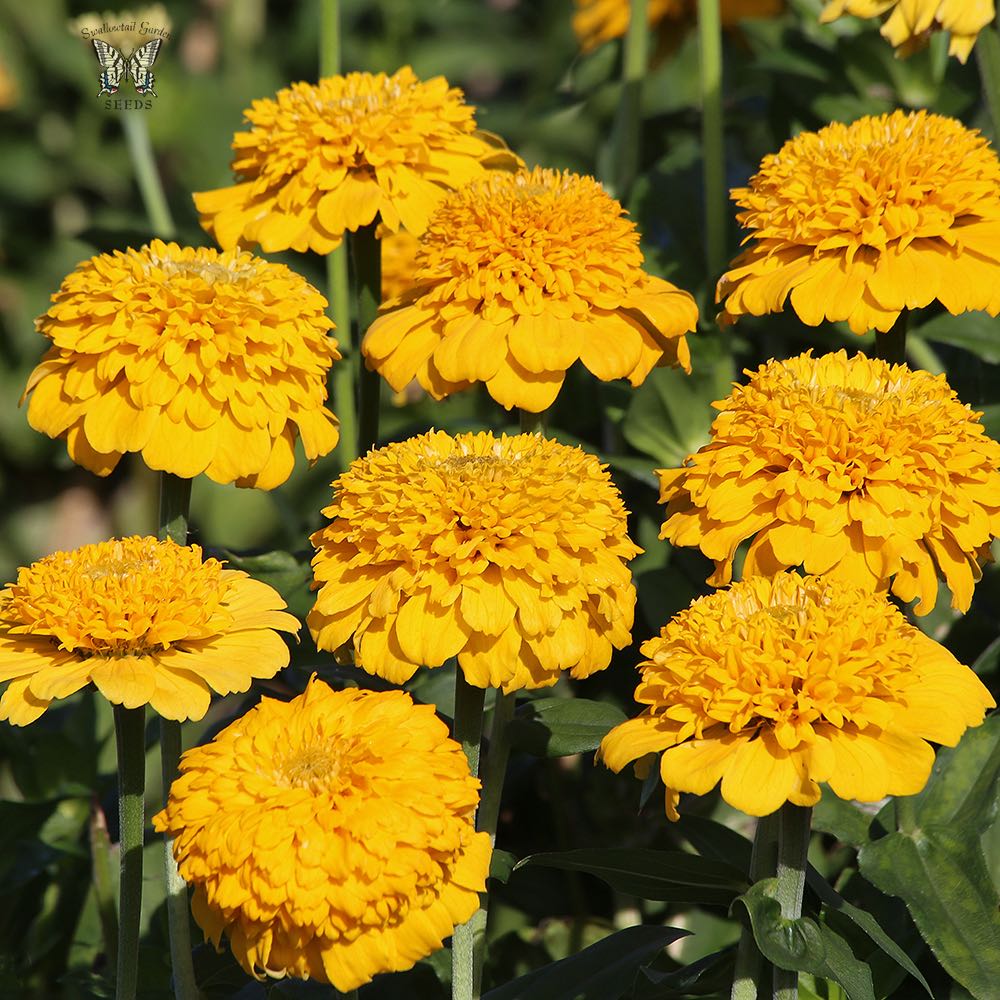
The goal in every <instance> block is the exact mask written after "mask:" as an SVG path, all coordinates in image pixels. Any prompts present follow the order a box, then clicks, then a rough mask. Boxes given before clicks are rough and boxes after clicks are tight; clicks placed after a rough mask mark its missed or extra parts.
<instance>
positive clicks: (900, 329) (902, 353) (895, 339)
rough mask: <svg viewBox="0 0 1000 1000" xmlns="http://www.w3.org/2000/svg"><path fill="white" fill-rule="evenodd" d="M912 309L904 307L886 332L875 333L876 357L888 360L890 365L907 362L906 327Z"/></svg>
mask: <svg viewBox="0 0 1000 1000" xmlns="http://www.w3.org/2000/svg"><path fill="white" fill-rule="evenodd" d="M909 321H910V311H909V310H908V309H903V310H902V311H901V312H900V314H899V315H898V316H897V317H896V322H895V323H893V324H892V327H891V328H890V329H889V330H886V332H885V333H879V332H877V331H876V333H875V357H876V358H881V359H882V360H883V361H888V362H889V364H890V365H905V364H906V328H907V327H908V326H909Z"/></svg>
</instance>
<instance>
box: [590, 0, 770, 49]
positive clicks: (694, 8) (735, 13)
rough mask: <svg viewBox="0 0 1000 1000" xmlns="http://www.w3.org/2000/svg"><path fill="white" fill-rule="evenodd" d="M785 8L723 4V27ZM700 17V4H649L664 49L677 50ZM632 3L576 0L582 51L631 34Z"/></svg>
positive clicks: (750, 1)
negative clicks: (685, 31) (683, 32)
mask: <svg viewBox="0 0 1000 1000" xmlns="http://www.w3.org/2000/svg"><path fill="white" fill-rule="evenodd" d="M783 7H784V3H783V2H782V0H721V2H720V4H719V8H720V10H719V13H720V15H721V18H722V24H723V27H726V28H732V27H734V26H735V25H737V24H738V23H739V22H740V21H741V20H742V19H743V18H745V17H770V16H772V15H774V14H777V13H779V12H780V11H781V9H782V8H783ZM697 16H698V4H697V2H696V0H649V2H648V4H647V6H646V20H647V22H648V24H649V26H650V27H651V28H657V29H658V32H659V35H660V45H661V48H662V49H670V48H673V47H674V46H675V45H676V43H677V35H678V33H679V31H680V30H681V28H682V27H687V26H689V25H690V24H692V23H694V21H695V20H696V19H697ZM628 22H629V0H576V12H575V13H574V14H573V31H574V32H575V33H576V37H577V38H578V39H579V40H580V48H581V49H582V50H583V51H584V52H590V51H592V50H593V49H596V48H597V47H598V46H599V45H603V44H604V43H605V42H610V41H611V40H612V39H613V38H621V37H622V36H623V35H624V34H625V32H626V31H627V30H628Z"/></svg>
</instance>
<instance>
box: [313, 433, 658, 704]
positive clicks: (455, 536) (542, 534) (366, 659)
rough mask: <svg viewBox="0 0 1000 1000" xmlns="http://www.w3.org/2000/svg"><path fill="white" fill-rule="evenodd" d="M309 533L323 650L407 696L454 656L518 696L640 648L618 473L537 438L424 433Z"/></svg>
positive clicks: (367, 472)
mask: <svg viewBox="0 0 1000 1000" xmlns="http://www.w3.org/2000/svg"><path fill="white" fill-rule="evenodd" d="M333 489H334V502H333V504H332V505H331V506H330V507H327V508H326V509H325V510H324V511H323V513H324V514H325V515H326V516H327V517H329V518H330V519H331V523H330V524H328V525H327V526H326V527H324V528H321V529H320V530H319V531H317V532H316V533H315V534H314V535H313V536H312V542H313V545H315V546H316V548H317V550H318V551H317V553H316V555H315V557H314V558H313V572H314V575H315V578H316V580H315V583H314V584H313V586H314V587H315V588H319V593H318V594H317V596H316V605H315V607H314V608H313V610H312V611H311V612H310V613H309V617H308V624H309V629H310V631H311V632H312V634H313V638H314V639H315V640H316V645H317V646H319V647H320V648H321V649H330V650H335V649H337V648H339V647H340V646H342V645H343V644H344V643H346V642H347V641H348V640H350V639H351V638H352V637H353V640H354V650H355V654H356V658H357V662H358V665H359V666H361V667H363V668H364V669H365V670H367V671H368V672H369V673H372V674H378V675H379V676H380V677H385V678H386V679H387V680H390V681H392V682H393V683H396V684H399V683H402V682H403V681H405V680H407V679H409V678H410V677H411V676H412V675H413V673H414V672H415V671H416V669H417V668H418V667H420V666H427V667H439V666H441V665H442V664H443V663H444V662H445V661H446V660H448V659H449V658H450V657H453V656H457V657H458V663H459V666H460V667H461V669H462V670H463V671H464V673H465V677H466V680H468V682H469V683H470V684H472V685H474V686H476V687H482V688H485V687H502V688H503V689H504V691H505V692H510V691H515V690H518V689H520V688H537V687H545V686H547V685H550V684H554V683H555V682H556V681H557V680H558V678H559V674H560V671H562V670H569V671H570V673H571V675H572V676H573V677H587V676H589V675H590V674H592V673H594V672H595V671H598V670H603V669H604V668H605V667H606V666H607V665H608V662H609V660H610V659H611V649H612V647H614V648H616V649H622V648H623V647H625V646H626V645H628V643H629V640H630V635H629V633H630V630H631V628H632V615H633V611H634V608H635V589H634V587H633V586H632V579H631V576H630V574H629V570H628V566H627V565H626V560H628V559H631V558H632V557H633V556H635V555H636V554H637V553H639V552H640V551H641V549H639V548H638V547H637V546H636V545H633V544H632V542H631V541H630V540H629V537H628V535H627V534H626V523H625V518H626V510H625V507H624V506H623V504H622V501H621V497H620V496H619V494H618V491H617V490H616V489H615V487H614V484H613V483H612V482H611V480H610V478H609V476H608V474H607V472H606V471H605V470H604V468H602V466H601V465H600V464H599V463H598V461H597V459H596V458H594V457H593V456H592V455H588V454H586V453H585V452H583V451H581V450H580V449H579V448H570V447H567V446H566V445H562V444H558V443H557V442H555V441H549V440H547V439H545V438H542V437H539V436H537V435H534V434H518V435H516V436H514V437H508V436H507V435H503V436H502V437H500V438H494V437H493V435H492V434H490V433H488V432H484V433H480V434H460V435H458V436H457V437H450V436H449V435H447V434H445V433H444V432H443V431H437V432H433V431H432V432H430V433H428V434H422V435H421V436H419V437H415V438H411V439H410V440H408V441H403V442H400V443H399V444H392V445H389V446H388V447H386V448H381V449H379V450H378V451H372V452H369V454H368V455H367V456H366V457H365V458H362V459H359V460H358V461H357V462H354V463H353V464H352V465H351V467H350V469H348V471H347V472H345V473H344V474H343V475H342V476H341V477H340V478H339V479H338V480H337V481H336V482H335V483H334V484H333Z"/></svg>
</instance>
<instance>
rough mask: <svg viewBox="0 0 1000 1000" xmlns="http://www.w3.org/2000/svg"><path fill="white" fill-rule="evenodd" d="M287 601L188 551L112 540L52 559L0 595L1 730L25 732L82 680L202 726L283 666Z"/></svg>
mask: <svg viewBox="0 0 1000 1000" xmlns="http://www.w3.org/2000/svg"><path fill="white" fill-rule="evenodd" d="M284 607H285V602H284V601H283V600H282V599H281V597H280V596H279V595H278V593H277V591H275V590H272V589H271V588H270V587H268V586H267V585H266V584H263V583H260V582H259V581H257V580H252V579H250V577H248V576H247V574H246V573H243V572H240V571H239V570H234V569H224V568H223V565H222V563H220V562H219V561H218V560H217V559H206V560H205V561H204V562H203V561H202V557H201V549H200V548H199V547H198V546H197V545H189V546H188V545H185V546H181V545H177V544H175V543H174V542H171V541H165V542H160V541H157V540H156V539H155V538H141V537H138V536H135V537H132V538H122V539H120V540H115V541H110V542H100V543H98V544H96V545H85V546H83V548H80V549H76V550H75V551H73V552H55V553H53V554H52V555H50V556H46V557H45V558H44V559H41V560H39V561H38V562H36V563H34V564H32V565H31V566H28V567H25V568H23V569H21V570H20V571H19V572H18V574H17V581H16V582H15V583H11V584H8V585H7V586H6V587H5V588H4V589H3V590H0V681H9V682H10V683H9V684H8V685H7V690H6V692H5V693H4V696H3V698H2V699H0V719H6V720H7V721H8V722H12V723H13V724H14V725H16V726H26V725H27V724H28V723H29V722H34V721H35V719H37V718H38V717H39V716H40V715H41V714H42V713H43V712H44V711H45V710H46V709H47V708H48V707H49V704H50V703H51V702H52V701H53V700H55V699H58V698H66V697H68V696H69V695H71V694H73V693H75V692H76V691H79V690H80V689H81V688H84V687H86V686H87V684H89V683H90V682H91V681H93V683H94V684H95V686H96V687H97V690H98V691H100V692H101V694H102V695H104V697H105V698H107V699H108V701H110V702H112V703H113V704H115V705H124V706H125V707H126V708H138V707H139V706H140V705H150V706H151V707H152V708H153V709H154V710H155V711H157V712H159V713H160V715H162V716H164V717H165V718H167V719H178V720H183V719H200V718H201V717H202V716H203V715H204V714H205V712H206V711H207V709H208V702H209V698H210V691H216V692H218V693H219V694H230V693H231V692H233V691H246V690H247V689H248V688H249V687H250V682H251V680H252V679H253V678H255V677H273V676H274V675H275V674H276V673H277V672H278V671H279V670H281V668H282V667H284V666H286V665H287V663H288V647H287V646H286V645H285V642H284V640H283V639H282V637H281V636H280V635H278V633H277V632H276V631H274V630H275V629H280V630H281V631H282V632H292V633H295V632H298V629H299V623H298V622H297V621H296V619H295V618H294V617H293V616H292V615H289V614H286V613H285V612H284V611H282V610H281V609H282V608H284Z"/></svg>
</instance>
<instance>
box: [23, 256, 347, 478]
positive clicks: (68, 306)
mask: <svg viewBox="0 0 1000 1000" xmlns="http://www.w3.org/2000/svg"><path fill="white" fill-rule="evenodd" d="M325 308H326V299H324V298H323V296H322V295H320V293H319V292H317V291H316V289H315V288H313V287H312V286H311V285H309V284H307V283H306V281H305V280H304V279H303V278H301V277H299V275H297V274H295V272H294V271H291V270H289V269H288V268H287V267H285V266H284V265H282V264H271V263H268V262H267V261H264V260H261V259H260V258H259V257H252V256H251V255H250V254H247V253H240V252H239V251H232V252H228V253H219V252H217V251H215V250H211V249H207V248H202V249H193V248H191V247H183V248H182V247H179V246H178V245H177V244H176V243H163V242H162V241H161V240H153V242H152V243H150V244H149V246H145V247H142V248H141V249H140V250H131V249H130V250H126V251H125V252H120V251H115V252H114V253H113V254H100V255H99V256H97V257H92V258H90V260H86V261H84V262H83V263H82V264H80V265H79V266H78V267H77V268H76V270H75V271H73V272H72V273H71V274H70V275H68V276H67V277H66V279H65V280H64V281H63V283H62V287H61V288H60V289H59V291H58V292H57V293H56V294H55V295H54V296H53V297H52V306H51V307H50V308H49V310H48V312H46V313H45V314H44V315H43V316H41V317H40V318H39V319H38V321H37V326H38V330H39V332H40V333H43V334H44V335H45V336H46V337H48V338H49V340H51V341H52V343H53V346H52V347H51V348H50V349H49V351H48V353H47V354H46V355H45V357H44V358H42V361H41V363H40V364H39V365H38V366H37V367H36V368H35V370H34V371H33V372H32V373H31V376H30V378H29V379H28V385H27V388H26V389H25V396H27V395H29V394H30V395H31V402H30V404H29V406H28V422H29V423H30V424H31V426H32V427H34V428H35V430H38V431H42V432H43V433H44V434H48V435H49V437H55V438H65V439H66V446H67V448H68V450H69V454H70V458H72V459H73V461H74V462H76V463H77V464H79V465H82V466H84V467H85V468H87V469H89V470H90V471H91V472H96V473H97V474H98V475H101V476H106V475H107V474H108V473H109V472H111V470H112V469H114V468H115V466H116V465H117V464H118V461H119V459H120V458H121V456H122V455H123V454H124V453H125V452H138V453H139V454H141V455H142V458H143V461H144V462H145V463H146V464H147V465H148V466H149V467H150V468H152V469H158V470H161V471H163V472H171V473H173V474H174V475H177V476H182V477H184V478H185V479H190V478H193V477H194V476H197V475H198V474H199V473H202V472H204V473H205V474H206V475H207V476H208V477H209V478H210V479H214V480H215V481H216V482H218V483H231V482H235V483H236V485H237V486H256V487H259V488H260V489H272V488H274V487H275V486H278V485H279V484H281V483H283V482H284V481H285V480H286V479H287V478H288V476H289V475H290V473H291V471H292V466H293V464H294V455H295V452H294V449H295V440H296V438H297V437H301V438H302V445H303V447H304V449H305V453H306V456H307V457H308V458H309V459H310V460H312V459H315V458H317V457H319V456H320V455H325V454H327V453H328V452H330V451H332V450H333V448H334V446H335V445H336V443H337V437H338V435H337V421H336V418H335V417H334V416H333V414H332V413H331V412H330V411H329V410H328V409H327V408H326V406H325V405H324V403H325V400H326V396H327V388H326V378H327V372H328V371H329V369H330V366H331V364H332V363H333V362H334V361H337V360H339V359H340V354H339V352H338V351H337V342H336V340H334V339H333V338H332V337H330V336H328V331H329V330H330V329H331V327H332V326H333V324H332V323H331V322H330V320H329V319H327V317H326V314H325V312H324V310H325Z"/></svg>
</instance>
